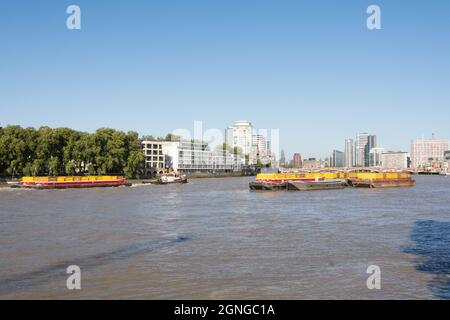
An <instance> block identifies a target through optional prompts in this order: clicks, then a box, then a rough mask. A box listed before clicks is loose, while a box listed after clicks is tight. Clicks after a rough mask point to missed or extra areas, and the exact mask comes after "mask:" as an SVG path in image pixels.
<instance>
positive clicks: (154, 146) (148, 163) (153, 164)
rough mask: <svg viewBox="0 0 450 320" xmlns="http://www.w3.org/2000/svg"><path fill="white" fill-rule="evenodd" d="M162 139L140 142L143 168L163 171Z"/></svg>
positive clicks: (164, 160) (164, 161)
mask: <svg viewBox="0 0 450 320" xmlns="http://www.w3.org/2000/svg"><path fill="white" fill-rule="evenodd" d="M163 143H164V142H163V141H156V140H155V141H149V140H144V141H142V142H141V145H142V149H143V150H144V155H145V169H147V170H148V171H152V172H157V173H159V172H161V171H164V168H165V167H166V166H165V163H166V157H165V155H164V153H163Z"/></svg>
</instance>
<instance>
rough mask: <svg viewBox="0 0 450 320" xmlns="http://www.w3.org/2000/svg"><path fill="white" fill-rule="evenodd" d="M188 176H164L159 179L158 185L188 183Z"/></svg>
mask: <svg viewBox="0 0 450 320" xmlns="http://www.w3.org/2000/svg"><path fill="white" fill-rule="evenodd" d="M187 182H188V180H187V177H186V175H176V174H174V173H172V174H164V175H162V176H161V177H159V178H158V180H157V182H156V183H157V184H172V183H187Z"/></svg>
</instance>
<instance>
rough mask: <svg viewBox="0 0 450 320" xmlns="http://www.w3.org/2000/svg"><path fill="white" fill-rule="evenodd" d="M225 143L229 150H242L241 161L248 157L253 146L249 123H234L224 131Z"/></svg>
mask: <svg viewBox="0 0 450 320" xmlns="http://www.w3.org/2000/svg"><path fill="white" fill-rule="evenodd" d="M225 143H226V145H227V146H229V147H231V148H235V147H238V148H239V149H240V150H242V154H243V159H242V160H243V161H245V156H246V155H248V156H249V157H250V155H251V152H252V145H253V126H252V123H251V122H250V121H245V120H241V121H236V122H235V123H234V124H233V125H232V126H230V127H228V128H226V129H225Z"/></svg>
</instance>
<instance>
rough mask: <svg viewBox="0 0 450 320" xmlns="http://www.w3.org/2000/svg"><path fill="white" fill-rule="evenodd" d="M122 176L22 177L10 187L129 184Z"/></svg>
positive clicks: (117, 185)
mask: <svg viewBox="0 0 450 320" xmlns="http://www.w3.org/2000/svg"><path fill="white" fill-rule="evenodd" d="M130 185H131V184H130V183H128V181H127V180H125V178H124V177H122V176H59V177H23V178H22V179H21V181H20V182H19V183H17V184H14V185H12V186H11V187H12V188H32V189H65V188H97V187H119V186H130Z"/></svg>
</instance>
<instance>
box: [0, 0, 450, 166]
mask: <svg viewBox="0 0 450 320" xmlns="http://www.w3.org/2000/svg"><path fill="white" fill-rule="evenodd" d="M70 4H77V5H79V6H80V7H81V11H82V26H81V30H79V31H77V30H75V31H70V30H67V29H66V25H65V24H66V18H67V16H68V15H67V14H66V12H65V11H66V8H67V6H68V5H70ZM370 4H378V5H379V6H380V7H381V10H382V27H383V29H382V30H379V31H369V30H368V29H367V28H366V18H367V14H366V9H367V7H368V6H369V5H370ZM449 15H450V2H449V1H444V0H442V1H436V0H435V1H424V0H422V1H401V0H396V1H378V0H375V1H363V0H355V1H334V0H330V1H300V0H295V1H294V0H293V1H275V0H272V1H264V0H258V1H256V0H245V1H244V0H217V1H215V0H208V1H206V0H204V1H199V0H191V1H186V0H172V1H163V0H159V1H132V0H131V1H99V0H96V1H84V0H83V1H82V0H73V1H62V0H60V1H58V0H53V1H50V0H40V1H20V0H19V1H17V0H15V1H12V0H10V1H2V5H1V7H0V124H1V125H5V124H20V125H22V126H36V127H38V126H41V125H49V126H52V127H57V126H66V127H72V128H75V129H79V130H85V131H94V130H95V129H96V128H98V127H104V126H108V127H113V128H116V129H121V130H136V131H138V132H139V133H140V134H154V135H164V134H166V133H167V132H171V131H172V130H174V129H176V128H187V129H193V121H194V120H202V121H203V122H204V127H205V129H208V128H220V129H223V128H225V127H226V126H227V125H229V124H231V123H232V122H233V121H234V120H239V119H248V120H251V121H252V122H253V124H254V125H255V126H256V127H257V128H268V129H270V128H279V129H280V138H281V147H282V148H283V149H285V151H286V155H287V156H289V157H290V156H291V155H292V153H293V152H297V151H298V152H301V154H302V155H303V156H305V157H312V156H316V157H323V156H327V155H329V154H330V152H331V150H332V149H334V148H337V149H341V150H342V149H343V145H344V139H345V138H347V137H355V135H356V133H357V132H364V131H367V132H371V133H374V134H377V135H378V140H379V144H380V145H381V146H383V147H386V148H389V149H404V150H409V144H410V140H411V139H412V138H415V137H421V136H422V135H425V136H429V135H431V133H432V132H435V133H436V134H437V135H438V137H443V138H450V103H449V102H450V19H449V18H448V17H449Z"/></svg>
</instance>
